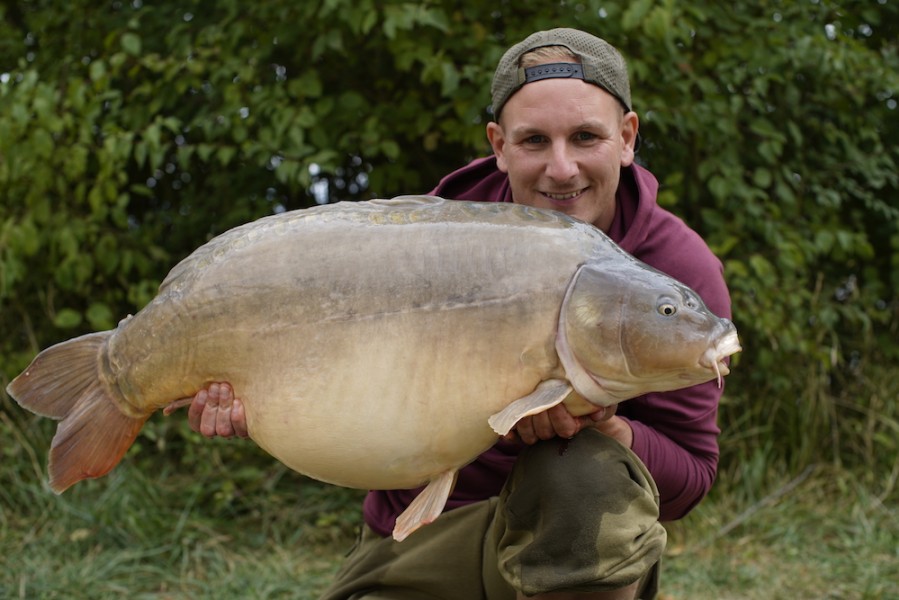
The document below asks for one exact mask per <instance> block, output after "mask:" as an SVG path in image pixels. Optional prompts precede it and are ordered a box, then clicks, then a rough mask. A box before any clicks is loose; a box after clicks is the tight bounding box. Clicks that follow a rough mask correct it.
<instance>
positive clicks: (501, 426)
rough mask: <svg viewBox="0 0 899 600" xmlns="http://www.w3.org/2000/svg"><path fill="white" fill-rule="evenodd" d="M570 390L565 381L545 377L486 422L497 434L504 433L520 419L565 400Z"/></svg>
mask: <svg viewBox="0 0 899 600" xmlns="http://www.w3.org/2000/svg"><path fill="white" fill-rule="evenodd" d="M571 392H572V388H571V385H570V384H569V383H568V382H567V381H564V380H562V379H547V380H546V381H542V382H540V385H538V386H537V389H535V390H534V391H533V392H531V393H530V394H528V395H527V396H524V397H523V398H519V399H518V400H516V401H515V402H513V403H512V404H510V405H509V406H507V407H506V408H504V409H502V410H501V411H499V412H498V413H496V414H495V415H493V416H492V417H490V418H489V419H487V423H489V424H490V427H492V428H493V431H495V432H496V433H498V434H499V435H506V434H507V433H509V432H510V431H511V430H512V428H513V427H515V423H517V422H518V421H519V420H520V419H523V418H524V417H528V416H530V415H536V414H537V413H540V412H543V411H544V410H546V409H548V408H552V407H553V406H555V405H556V404H559V403H561V402H562V401H563V400H565V398H566V397H568V394H570V393H571Z"/></svg>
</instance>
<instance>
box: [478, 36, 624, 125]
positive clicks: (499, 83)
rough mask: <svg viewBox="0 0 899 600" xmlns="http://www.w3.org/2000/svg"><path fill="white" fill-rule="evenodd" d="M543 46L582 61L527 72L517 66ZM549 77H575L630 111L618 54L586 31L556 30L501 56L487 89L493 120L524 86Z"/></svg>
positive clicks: (527, 39) (518, 44)
mask: <svg viewBox="0 0 899 600" xmlns="http://www.w3.org/2000/svg"><path fill="white" fill-rule="evenodd" d="M546 46H564V47H565V48H568V50H570V51H571V52H572V53H573V54H574V55H575V56H577V57H579V58H580V61H581V62H580V64H578V63H568V62H562V63H551V64H545V65H538V66H536V67H529V68H527V69H524V68H522V67H520V66H519V64H520V61H521V57H522V55H524V54H527V53H528V52H530V51H531V50H536V49H537V48H544V47H546ZM552 78H577V79H583V80H584V81H586V82H587V83H592V84H594V85H598V86H599V87H601V88H602V89H604V90H605V91H607V92H609V93H610V94H612V95H613V96H615V98H617V99H618V101H619V102H621V104H622V105H624V108H625V109H626V110H627V111H630V110H631V86H630V83H629V82H628V77H627V65H626V64H625V62H624V57H622V56H621V53H619V52H618V50H616V49H615V48H614V47H613V46H612V45H611V44H609V43H608V42H606V41H605V40H602V39H600V38H598V37H596V36H595V35H591V34H589V33H587V32H585V31H580V30H578V29H568V28H558V29H550V30H547V31H538V32H536V33H532V34H531V35H529V36H528V37H527V38H525V39H524V40H523V41H521V42H519V43H517V44H515V45H514V46H512V47H511V48H509V49H508V50H506V53H505V54H503V57H502V58H501V59H500V61H499V65H498V66H497V67H496V73H495V74H494V75H493V85H492V86H491V87H490V92H491V95H492V96H493V116H494V118H495V119H499V113H500V111H501V110H502V109H503V106H505V104H506V102H508V100H509V98H510V97H511V96H512V94H514V93H515V92H517V91H518V90H519V89H521V87H522V86H523V85H525V84H527V83H530V82H532V81H540V80H541V79H552Z"/></svg>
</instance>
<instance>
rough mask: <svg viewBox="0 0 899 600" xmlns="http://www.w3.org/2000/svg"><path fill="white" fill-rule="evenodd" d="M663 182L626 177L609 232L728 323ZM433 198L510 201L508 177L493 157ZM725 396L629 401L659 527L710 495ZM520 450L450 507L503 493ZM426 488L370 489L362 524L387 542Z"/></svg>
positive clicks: (711, 259)
mask: <svg viewBox="0 0 899 600" xmlns="http://www.w3.org/2000/svg"><path fill="white" fill-rule="evenodd" d="M658 188H659V184H658V181H656V178H655V177H653V175H652V173H650V172H649V171H647V170H646V169H644V168H642V167H640V166H638V165H636V164H634V165H633V166H631V167H628V168H624V169H622V171H621V181H620V183H619V185H618V192H617V194H616V201H617V210H616V212H615V218H614V221H613V222H612V225H611V228H610V230H609V232H608V234H609V237H611V238H612V239H613V240H614V241H615V242H617V243H618V245H620V246H621V247H622V248H623V249H624V250H626V251H628V252H630V253H631V254H632V255H634V256H635V257H636V258H638V259H640V260H642V261H643V262H645V263H647V264H648V265H651V266H653V267H655V268H656V269H658V270H660V271H662V272H664V273H667V274H668V275H670V276H672V277H674V278H675V279H677V280H679V281H681V282H682V283H684V284H686V285H687V286H689V287H691V288H693V290H695V291H696V293H698V294H699V295H700V297H702V299H703V300H704V301H705V303H706V305H707V306H708V308H709V310H711V311H712V312H713V313H715V314H716V315H718V316H720V317H727V318H730V317H731V308H730V295H729V293H728V290H727V286H726V285H725V283H724V275H723V267H722V265H721V261H719V260H718V259H717V258H716V257H715V255H713V254H712V252H711V251H710V250H709V248H708V246H707V245H706V243H705V242H704V241H703V240H702V238H700V237H699V235H698V234H697V233H696V232H694V231H693V230H692V229H690V228H689V227H688V226H687V225H686V224H685V223H684V222H683V221H682V220H681V219H679V218H678V217H676V216H674V215H673V214H672V213H670V212H668V211H667V210H665V209H663V208H662V207H660V206H659V205H658V204H657V203H656V193H657V192H658ZM431 194H432V195H435V196H441V197H443V198H450V199H454V200H478V201H486V202H512V191H511V188H510V186H509V178H508V176H507V175H506V174H505V173H502V172H500V171H499V170H498V169H497V167H496V158H495V157H493V156H490V157H487V158H480V159H477V160H475V161H473V162H471V163H470V164H468V165H467V166H465V167H463V168H461V169H459V170H457V171H454V172H453V173H450V174H449V175H447V176H446V177H444V178H443V179H442V180H441V181H440V184H439V185H438V186H437V188H436V189H434V190H433V191H432V192H431ZM721 393H722V390H721V389H719V388H718V385H717V382H715V381H710V382H708V383H704V384H701V385H697V386H693V387H690V388H686V389H683V390H677V391H673V392H665V393H651V394H646V395H644V396H640V397H638V398H633V399H631V400H628V401H627V402H623V403H621V404H620V405H619V406H618V411H617V413H616V414H617V415H618V416H620V417H623V418H626V419H628V421H629V423H630V425H631V428H632V429H633V432H634V442H633V446H632V449H633V451H634V453H635V454H636V455H637V456H639V457H640V459H641V460H642V461H643V462H644V464H646V467H647V468H648V469H649V472H650V473H651V474H652V476H653V479H654V480H655V482H656V485H657V486H658V488H659V494H660V496H661V511H660V513H661V514H660V520H662V521H671V520H674V519H679V518H681V517H683V516H684V515H686V514H687V513H688V512H689V511H690V510H691V509H692V508H693V507H694V506H696V504H697V503H698V502H699V501H700V500H702V498H703V497H704V496H705V495H706V493H708V491H709V489H710V488H711V486H712V482H713V481H714V479H715V473H716V470H717V467H718V434H719V432H720V431H719V429H718V426H717V422H716V421H717V413H718V401H719V399H720V397H721ZM521 448H522V445H521V444H518V443H508V442H502V441H501V442H499V443H497V444H496V445H495V446H494V447H493V448H491V449H490V450H488V451H486V452H484V453H483V454H482V455H481V456H479V457H478V458H477V459H476V460H475V461H474V462H473V463H471V464H470V465H468V466H466V467H464V468H463V469H462V470H461V471H460V472H459V477H458V480H457V482H456V487H455V489H454V490H453V493H452V495H451V496H450V498H449V500H448V502H447V505H446V509H445V510H452V509H453V508H458V507H460V506H464V505H466V504H470V503H472V502H477V501H480V500H485V499H487V498H489V497H491V496H497V495H499V492H500V490H501V489H502V487H503V484H504V483H505V481H506V477H507V476H508V475H509V473H510V471H511V470H512V465H513V464H514V463H515V459H516V457H517V456H518V452H519V451H520V449H521ZM421 489H422V488H418V489H414V490H390V491H372V492H369V494H368V496H366V498H365V503H364V506H363V514H364V517H365V521H366V523H368V525H369V526H370V527H371V528H372V529H373V530H375V531H376V532H378V533H379V534H381V535H384V536H387V535H389V534H390V532H391V531H393V527H394V522H395V521H396V517H397V516H399V514H400V513H401V512H402V511H403V510H405V508H406V507H407V506H408V505H409V503H410V502H411V501H412V499H413V498H414V497H415V496H417V495H418V493H419V492H420V491H421Z"/></svg>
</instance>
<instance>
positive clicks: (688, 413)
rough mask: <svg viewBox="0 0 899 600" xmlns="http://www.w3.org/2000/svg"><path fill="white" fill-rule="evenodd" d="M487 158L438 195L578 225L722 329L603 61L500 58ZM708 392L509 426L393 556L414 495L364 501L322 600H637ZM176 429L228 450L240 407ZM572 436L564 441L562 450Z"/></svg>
mask: <svg viewBox="0 0 899 600" xmlns="http://www.w3.org/2000/svg"><path fill="white" fill-rule="evenodd" d="M492 96H493V110H494V115H495V119H496V120H495V121H493V122H491V123H489V124H488V125H487V138H488V140H489V141H490V144H491V146H492V148H493V152H494V155H493V156H491V157H489V158H484V159H479V160H476V161H474V162H472V163H471V164H469V165H468V166H466V167H464V168H462V169H460V170H458V171H456V172H454V173H451V174H449V175H448V176H447V177H445V178H444V179H443V180H442V181H441V182H440V184H439V185H438V186H437V188H436V189H435V190H433V191H432V193H433V194H435V195H440V196H443V197H446V198H453V199H465V200H482V201H492V202H517V203H520V204H527V205H531V206H535V207H541V208H549V209H554V210H557V211H561V212H564V213H567V214H569V215H571V216H574V217H577V218H579V219H581V220H583V221H586V222H588V223H592V224H593V225H595V226H596V227H598V228H599V229H601V230H603V231H604V232H606V233H607V234H609V235H610V237H611V238H612V239H613V240H615V241H616V242H618V244H619V245H621V246H622V247H623V248H624V249H625V250H627V251H628V252H630V253H631V254H633V255H635V256H636V257H637V258H639V259H641V260H643V261H644V262H646V263H648V264H650V265H652V266H654V267H656V268H657V269H659V270H661V271H664V272H666V273H668V274H669V275H671V276H673V277H675V278H676V279H679V280H681V281H682V282H684V283H685V284H687V285H689V286H690V287H692V288H693V289H694V290H696V291H697V293H699V294H700V296H702V298H703V299H704V300H705V302H706V304H707V305H708V306H709V308H710V309H711V310H712V312H714V313H716V314H718V315H719V316H723V317H730V299H729V295H728V291H727V287H726V285H725V283H724V279H723V275H722V267H721V263H720V261H718V260H717V259H716V258H715V257H714V256H713V255H712V253H711V252H710V251H709V249H708V247H707V246H706V245H705V243H704V242H703V241H702V240H701V239H700V238H699V236H698V235H697V234H696V233H695V232H693V231H692V230H690V229H689V228H688V227H687V226H686V225H685V224H684V223H683V222H682V221H681V220H679V219H678V218H677V217H675V216H673V215H672V214H670V213H668V212H667V211H665V210H663V209H662V208H660V207H659V206H658V205H657V204H656V201H655V197H656V192H657V189H658V183H657V182H656V180H655V178H654V177H653V176H652V175H651V174H650V173H649V172H648V171H646V170H645V169H643V168H641V167H640V166H638V165H636V164H635V163H634V153H635V146H636V144H637V131H638V126H639V120H638V117H637V114H636V113H635V112H633V110H632V107H631V95H630V87H629V82H628V76H627V70H626V66H625V63H624V60H623V59H622V57H621V56H620V54H619V53H618V51H617V50H615V49H614V48H613V47H612V46H610V45H609V44H607V43H606V42H604V41H603V40H601V39H599V38H596V37H594V36H592V35H590V34H587V33H585V32H582V31H577V30H573V29H553V30H550V31H544V32H538V33H535V34H533V35H531V36H529V37H528V38H527V39H525V40H524V41H522V42H520V43H518V44H516V45H515V46H513V47H512V48H510V49H509V50H508V51H507V52H506V54H505V55H504V56H503V58H502V59H501V61H500V63H499V66H498V67H497V70H496V73H495V76H494V81H493V86H492ZM720 394H721V391H720V390H719V389H718V388H717V385H716V383H715V382H709V383H706V384H703V385H699V386H695V387H692V388H688V389H686V390H679V391H675V392H668V393H664V394H648V395H645V396H642V397H640V398H635V399H632V400H629V401H627V402H625V403H623V404H622V405H621V406H620V407H618V410H617V413H616V410H615V407H611V408H610V409H603V410H598V411H597V412H596V413H594V414H593V415H590V416H587V417H580V418H575V417H573V416H572V415H571V414H570V413H568V412H567V410H566V409H565V408H564V407H563V406H561V405H560V406H557V407H555V408H552V409H550V410H548V411H546V412H544V413H541V414H538V415H535V416H533V417H528V418H526V419H523V420H521V421H520V422H519V423H518V424H517V426H516V430H515V434H514V435H510V436H508V437H507V439H504V440H501V441H500V442H499V443H498V444H497V445H496V446H494V447H493V448H491V449H490V450H488V451H487V452H485V453H484V454H483V455H481V456H480V457H479V458H478V459H477V460H476V461H475V462H473V463H472V464H471V465H469V466H467V467H465V468H464V469H462V470H461V472H460V474H459V478H458V481H457V484H456V487H455V490H454V492H453V494H452V496H451V497H450V499H449V502H448V503H447V508H446V512H445V514H444V515H443V516H441V518H440V519H438V520H437V521H436V522H435V523H433V524H431V525H428V526H427V527H424V528H422V529H421V530H419V531H418V532H416V533H415V534H414V535H412V536H410V538H409V539H407V540H405V541H403V542H402V543H397V542H394V541H393V540H392V539H391V538H390V537H389V534H390V531H391V530H392V528H393V524H394V520H395V519H396V517H397V515H398V514H399V513H400V512H402V510H403V509H404V508H405V507H406V506H407V505H408V503H409V502H410V501H411V499H412V498H413V497H414V496H415V495H416V493H417V490H393V491H373V492H370V493H369V494H368V496H367V497H366V500H365V504H364V517H365V523H366V524H365V527H364V531H363V533H362V536H361V538H360V541H359V543H358V544H357V547H356V548H355V549H354V551H353V553H352V554H351V555H350V556H349V558H348V559H347V561H346V563H345V564H344V566H343V568H342V569H341V571H340V573H339V574H338V576H337V580H336V581H335V582H334V584H333V585H332V586H331V588H330V589H329V590H328V591H327V592H326V593H325V595H324V598H327V599H334V600H336V599H338V598H354V599H355V598H391V599H403V598H460V599H469V598H490V599H494V598H497V599H498V598H503V599H505V598H508V599H510V600H511V599H514V598H524V597H538V598H554V599H560V598H568V597H576V598H603V599H618V598H637V597H639V598H652V597H654V596H655V594H656V590H657V580H658V564H659V560H660V558H661V554H662V551H663V549H664V544H665V530H664V528H663V527H662V526H661V524H660V523H659V521H660V520H672V519H677V518H680V517H682V516H684V515H685V514H686V513H687V512H689V510H690V509H691V508H692V507H693V506H695V505H696V504H697V503H698V502H699V501H700V500H701V499H702V498H703V497H704V496H705V494H706V493H707V492H708V490H709V488H710V487H711V484H712V481H713V480H714V476H715V472H716V468H717V461H718V445H717V436H718V433H719V431H718V428H717V425H716V415H717V405H718V400H719V398H720ZM189 419H190V422H191V426H192V427H193V428H194V429H195V430H197V431H201V432H202V433H203V434H204V435H207V436H213V435H235V434H237V435H242V436H245V435H246V423H245V420H244V417H243V410H242V405H241V404H240V403H239V402H238V401H236V400H234V399H233V396H232V393H231V390H230V388H229V387H228V386H227V385H224V384H213V385H212V386H210V388H209V389H208V390H203V391H201V392H200V393H199V394H198V395H197V397H196V398H195V400H194V402H193V404H192V406H191V409H190V412H189ZM576 434H577V435H576Z"/></svg>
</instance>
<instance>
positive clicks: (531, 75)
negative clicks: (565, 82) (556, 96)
mask: <svg viewBox="0 0 899 600" xmlns="http://www.w3.org/2000/svg"><path fill="white" fill-rule="evenodd" d="M560 78H561V79H571V78H573V79H584V69H583V68H582V67H581V65H580V64H578V63H570V62H563V63H549V64H546V65H537V66H536V67H528V68H526V69H524V81H523V82H522V85H523V84H525V83H531V82H532V81H540V80H541V79H560Z"/></svg>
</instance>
